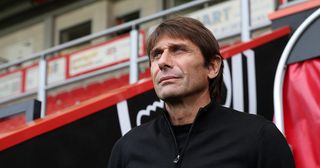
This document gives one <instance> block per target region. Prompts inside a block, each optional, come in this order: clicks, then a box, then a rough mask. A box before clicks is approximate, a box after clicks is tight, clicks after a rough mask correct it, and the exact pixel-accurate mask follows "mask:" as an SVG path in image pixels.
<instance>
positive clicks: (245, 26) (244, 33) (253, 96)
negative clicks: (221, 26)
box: [241, 0, 257, 114]
mask: <svg viewBox="0 0 320 168" xmlns="http://www.w3.org/2000/svg"><path fill="white" fill-rule="evenodd" d="M250 39H251V33H250V1H249V0H241V40H242V41H243V42H247V41H249V40H250ZM244 55H245V56H246V58H247V67H248V71H247V72H248V92H249V93H248V94H249V95H248V97H249V113H252V114H257V93H256V68H255V57H254V54H253V52H252V51H246V52H245V53H244Z"/></svg>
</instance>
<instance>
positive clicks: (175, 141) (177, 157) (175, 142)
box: [163, 113, 180, 164]
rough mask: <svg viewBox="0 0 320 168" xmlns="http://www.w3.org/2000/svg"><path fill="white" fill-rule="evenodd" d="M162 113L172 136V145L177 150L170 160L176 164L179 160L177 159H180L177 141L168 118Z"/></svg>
mask: <svg viewBox="0 0 320 168" xmlns="http://www.w3.org/2000/svg"><path fill="white" fill-rule="evenodd" d="M163 115H164V118H165V120H166V122H167V125H168V126H169V130H170V133H171V136H172V137H173V141H174V146H175V148H176V151H177V153H176V157H175V158H174V159H173V161H172V162H173V163H174V164H178V162H179V160H180V153H179V147H178V142H177V139H176V136H175V135H174V133H173V130H172V127H171V124H170V121H169V120H168V118H167V116H166V114H165V113H164V114H163Z"/></svg>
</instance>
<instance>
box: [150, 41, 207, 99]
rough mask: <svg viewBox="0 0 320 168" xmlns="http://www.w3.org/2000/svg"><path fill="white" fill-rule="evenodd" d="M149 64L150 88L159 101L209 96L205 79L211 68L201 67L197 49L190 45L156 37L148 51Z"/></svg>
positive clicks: (199, 54)
mask: <svg viewBox="0 0 320 168" xmlns="http://www.w3.org/2000/svg"><path fill="white" fill-rule="evenodd" d="M150 63H151V76H152V80H153V84H154V88H155V91H156V93H157V95H158V97H159V98H160V99H162V100H170V99H172V98H173V99H177V98H178V99H182V98H184V97H188V96H196V95H198V94H203V93H205V94H209V90H208V88H209V86H208V85H209V84H208V77H209V74H210V73H212V68H208V67H205V66H204V58H203V56H202V53H201V51H200V49H199V48H198V47H197V46H196V45H195V44H193V43H192V42H191V41H189V40H185V39H178V38H170V37H168V36H165V35H164V36H162V37H160V38H159V40H158V41H157V43H156V44H155V46H154V48H152V49H151V52H150ZM211 76H212V75H211ZM206 92H207V93H206Z"/></svg>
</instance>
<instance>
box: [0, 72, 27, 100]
mask: <svg viewBox="0 0 320 168" xmlns="http://www.w3.org/2000/svg"><path fill="white" fill-rule="evenodd" d="M21 88H22V71H18V72H14V73H11V74H9V75H5V76H2V77H1V82H0V98H3V97H8V96H12V95H15V94H20V93H21Z"/></svg>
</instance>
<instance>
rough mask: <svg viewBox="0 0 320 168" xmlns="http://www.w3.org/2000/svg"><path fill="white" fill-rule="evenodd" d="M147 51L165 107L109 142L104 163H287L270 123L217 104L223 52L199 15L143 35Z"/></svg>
mask: <svg viewBox="0 0 320 168" xmlns="http://www.w3.org/2000/svg"><path fill="white" fill-rule="evenodd" d="M147 53H148V55H149V58H150V66H151V76H152V80H153V84H154V89H155V91H156V94H157V95H158V97H159V98H160V99H162V100H163V101H164V102H165V110H164V111H163V115H161V116H160V117H159V118H157V119H155V120H153V121H151V122H149V123H146V124H143V125H141V126H139V127H136V128H134V129H132V130H131V131H130V132H129V133H127V134H126V135H124V136H123V137H122V138H121V139H120V140H119V141H118V142H117V143H116V144H115V146H114V148H113V151H112V154H111V157H110V160H109V168H129V167H130V168H145V167H148V168H150V167H152V168H169V167H181V168H209V167H210V168H211V167H216V168H229V167H230V168H251V167H252V168H291V167H294V161H293V157H292V154H291V151H290V148H289V147H288V144H287V142H286V140H285V138H284V137H283V136H282V134H281V133H280V132H279V131H278V130H277V128H276V127H275V126H274V124H273V123H272V122H270V121H267V120H265V119H264V118H263V117H259V116H255V115H250V114H247V113H241V112H238V111H235V110H232V109H229V108H225V107H222V106H220V105H218V103H217V102H219V100H220V91H221V86H222V69H223V62H222V57H221V54H220V51H219V45H218V43H217V41H216V39H215V38H214V36H213V35H212V33H211V32H210V31H209V30H208V29H207V28H205V27H204V26H203V25H202V24H201V23H200V22H199V21H197V20H195V19H191V18H187V17H176V18H172V19H168V20H165V21H164V22H162V23H161V24H160V25H159V26H158V27H157V28H156V29H155V31H154V32H153V33H152V34H151V35H150V37H149V40H148V47H147Z"/></svg>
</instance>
